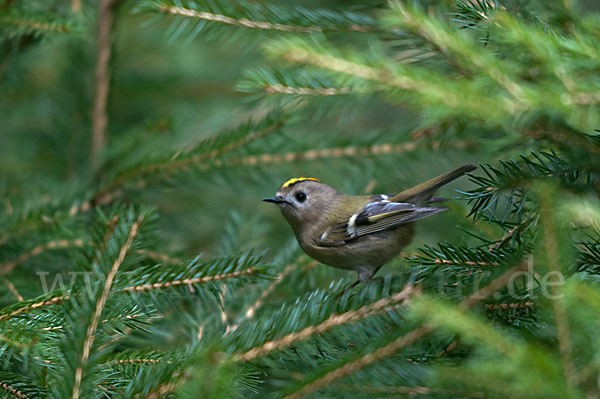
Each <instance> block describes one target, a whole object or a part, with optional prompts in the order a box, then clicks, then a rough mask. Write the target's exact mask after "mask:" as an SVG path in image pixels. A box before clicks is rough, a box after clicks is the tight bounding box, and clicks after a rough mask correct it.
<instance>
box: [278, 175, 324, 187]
mask: <svg viewBox="0 0 600 399" xmlns="http://www.w3.org/2000/svg"><path fill="white" fill-rule="evenodd" d="M304 180H312V181H318V182H319V183H320V182H321V181H320V180H319V179H315V178H313V177H295V178H293V179H290V180H288V181H286V182H285V183H283V185H282V186H281V187H284V188H285V187H288V186H291V185H292V184H295V183H298V182H301V181H304Z"/></svg>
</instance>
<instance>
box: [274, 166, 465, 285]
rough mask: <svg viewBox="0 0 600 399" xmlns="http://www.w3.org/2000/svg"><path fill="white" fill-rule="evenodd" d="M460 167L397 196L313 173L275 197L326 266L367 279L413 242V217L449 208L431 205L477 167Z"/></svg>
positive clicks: (304, 245)
mask: <svg viewBox="0 0 600 399" xmlns="http://www.w3.org/2000/svg"><path fill="white" fill-rule="evenodd" d="M476 168H477V167H476V166H475V165H472V164H469V165H464V166H461V167H459V168H457V169H455V170H453V171H450V172H448V173H445V174H443V175H440V176H438V177H434V178H433V179H431V180H429V181H426V182H425V183H422V184H419V185H418V186H415V187H413V188H410V189H408V190H404V191H402V192H401V193H398V194H396V195H391V196H388V195H383V194H382V195H358V196H352V195H346V194H344V193H342V192H340V191H338V190H336V189H335V188H333V187H330V186H328V185H327V184H324V183H321V182H320V181H319V180H317V179H314V178H311V177H299V178H295V179H290V180H288V181H286V182H285V183H283V184H282V185H281V187H280V188H279V190H278V191H277V194H276V195H275V197H273V198H263V201H266V202H272V203H274V204H276V205H278V206H279V208H280V209H281V212H282V213H283V216H284V217H285V218H286V220H287V221H288V223H289V224H290V226H291V227H292V230H293V231H294V234H295V235H296V239H297V240H298V243H299V244H300V247H302V249H303V250H304V252H306V253H307V254H308V255H309V256H311V257H312V258H314V259H316V260H318V261H319V262H322V263H324V264H326V265H329V266H333V267H337V268H340V269H348V270H355V271H357V272H358V281H357V282H356V283H355V284H358V283H359V282H366V281H368V280H370V279H371V278H372V277H373V275H374V274H375V273H376V272H377V270H379V268H380V267H381V266H383V265H384V264H385V263H387V262H389V261H390V260H392V259H393V258H394V257H395V256H396V255H398V254H399V253H400V251H402V249H403V248H404V247H406V246H407V245H408V244H410V242H411V241H412V238H413V236H414V234H415V230H414V223H412V222H414V221H415V220H417V219H422V218H424V217H427V216H431V215H435V214H436V213H440V212H443V211H445V210H447V209H448V208H441V207H432V206H429V205H430V204H432V203H436V202H442V201H445V200H446V199H445V198H441V197H434V196H433V194H434V192H435V191H436V190H437V189H438V188H440V187H442V186H443V185H445V184H448V183H450V182H451V181H453V180H455V179H457V178H459V177H461V176H462V175H464V174H465V173H468V172H471V171H473V170H475V169H476Z"/></svg>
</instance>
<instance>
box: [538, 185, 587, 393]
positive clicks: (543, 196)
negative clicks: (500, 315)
mask: <svg viewBox="0 0 600 399" xmlns="http://www.w3.org/2000/svg"><path fill="white" fill-rule="evenodd" d="M536 191H537V194H538V201H539V203H540V216H541V223H542V229H543V232H544V249H545V253H546V261H547V263H548V268H549V269H550V271H551V272H554V273H558V274H560V275H562V274H561V273H562V272H563V271H564V268H563V266H562V264H564V263H563V262H565V258H566V256H565V254H564V253H559V250H560V249H561V248H564V246H563V245H561V243H560V242H559V236H558V235H559V233H558V229H559V226H558V225H557V221H556V212H557V211H556V198H557V197H558V196H557V195H556V190H555V189H553V187H549V186H538V187H537V190H536ZM551 288H552V291H551V292H552V295H553V297H554V299H553V300H552V309H553V311H554V318H555V320H556V330H557V338H558V349H559V353H560V357H561V361H562V366H563V369H564V373H565V377H566V379H567V384H568V385H569V386H570V387H572V388H574V387H575V386H576V384H577V374H576V369H575V363H574V361H573V351H572V347H571V332H570V328H569V320H568V317H567V309H566V304H565V301H564V298H563V295H560V292H561V290H560V288H559V287H557V286H555V285H552V286H551Z"/></svg>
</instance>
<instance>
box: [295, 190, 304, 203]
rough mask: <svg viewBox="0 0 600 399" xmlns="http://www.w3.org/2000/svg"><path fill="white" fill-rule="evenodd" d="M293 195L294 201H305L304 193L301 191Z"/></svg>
mask: <svg viewBox="0 0 600 399" xmlns="http://www.w3.org/2000/svg"><path fill="white" fill-rule="evenodd" d="M295 197H296V201H298V202H304V201H306V194H304V193H303V192H302V191H299V192H297V193H296V195H295Z"/></svg>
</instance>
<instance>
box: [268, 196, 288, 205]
mask: <svg viewBox="0 0 600 399" xmlns="http://www.w3.org/2000/svg"><path fill="white" fill-rule="evenodd" d="M262 200H263V201H265V202H272V203H274V204H282V203H284V202H286V201H285V200H284V199H283V197H280V196H276V197H273V198H263V199H262Z"/></svg>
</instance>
